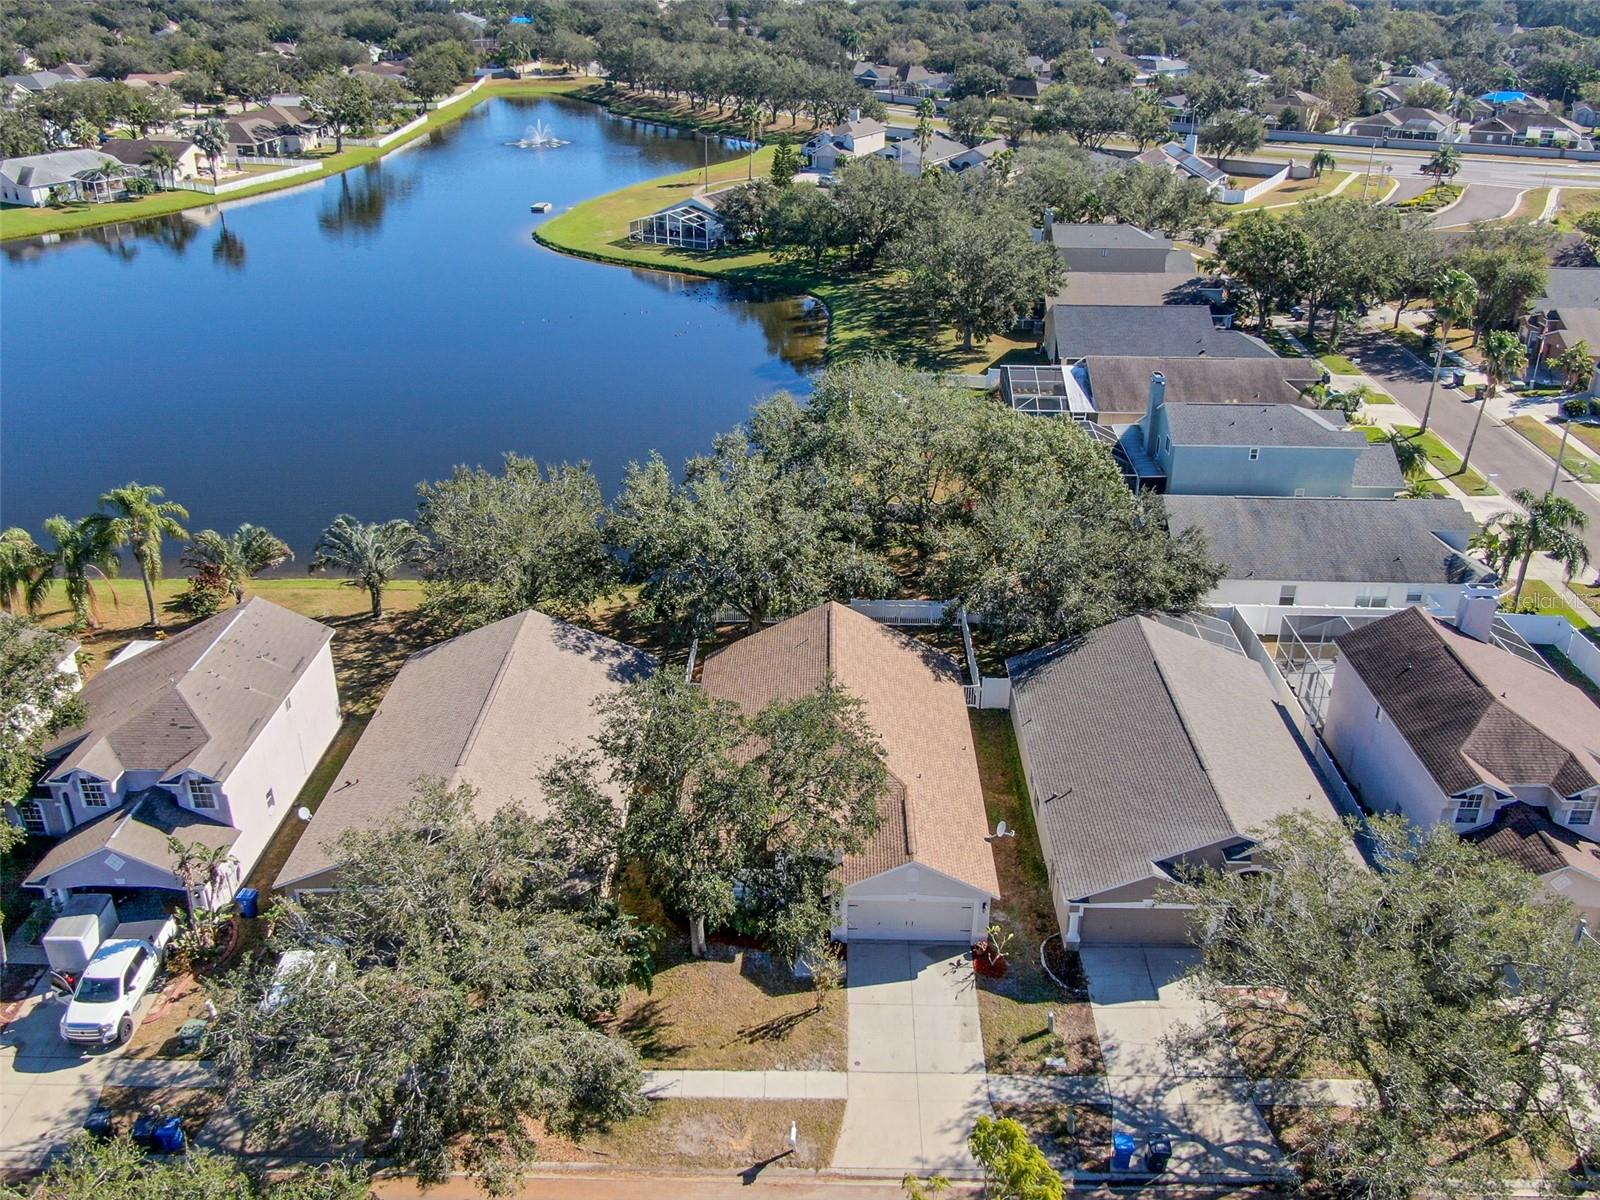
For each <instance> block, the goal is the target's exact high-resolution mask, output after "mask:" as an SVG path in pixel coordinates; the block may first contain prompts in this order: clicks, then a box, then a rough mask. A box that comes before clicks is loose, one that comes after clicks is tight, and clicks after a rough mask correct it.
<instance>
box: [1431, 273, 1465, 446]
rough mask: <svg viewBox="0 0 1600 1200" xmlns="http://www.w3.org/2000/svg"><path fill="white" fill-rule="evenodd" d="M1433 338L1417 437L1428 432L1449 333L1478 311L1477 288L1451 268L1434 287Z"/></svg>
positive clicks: (1462, 274) (1436, 281)
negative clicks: (1435, 345) (1430, 374)
mask: <svg viewBox="0 0 1600 1200" xmlns="http://www.w3.org/2000/svg"><path fill="white" fill-rule="evenodd" d="M1432 299H1433V323H1434V331H1433V334H1434V336H1435V337H1436V338H1438V339H1439V346H1438V349H1437V350H1435V351H1434V355H1433V378H1432V379H1430V380H1429V381H1428V402H1427V403H1426V404H1425V405H1423V408H1422V425H1421V426H1420V427H1419V428H1418V432H1419V433H1426V432H1428V418H1429V417H1430V416H1431V415H1432V414H1433V394H1434V392H1436V391H1438V389H1439V368H1440V367H1441V366H1443V365H1444V352H1445V350H1446V349H1447V348H1448V347H1449V345H1450V332H1451V330H1453V329H1454V328H1455V327H1456V326H1457V325H1459V324H1460V323H1461V322H1462V321H1470V320H1471V319H1472V316H1473V314H1474V313H1476V312H1477V311H1478V284H1477V281H1476V280H1475V279H1473V278H1472V276H1471V275H1468V274H1467V273H1466V272H1465V271H1461V270H1457V269H1455V268H1453V267H1452V268H1451V269H1450V270H1448V271H1443V272H1440V274H1439V278H1438V279H1436V280H1434V284H1433V296H1432Z"/></svg>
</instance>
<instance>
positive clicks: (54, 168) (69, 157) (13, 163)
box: [0, 150, 116, 187]
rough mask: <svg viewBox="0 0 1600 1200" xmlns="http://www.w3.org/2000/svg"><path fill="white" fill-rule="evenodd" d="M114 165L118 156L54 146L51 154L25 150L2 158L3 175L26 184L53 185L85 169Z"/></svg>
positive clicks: (34, 185) (0, 164)
mask: <svg viewBox="0 0 1600 1200" xmlns="http://www.w3.org/2000/svg"><path fill="white" fill-rule="evenodd" d="M115 165H116V160H115V159H112V158H109V157H107V156H106V155H105V154H102V153H101V152H100V151H99V150H53V151H51V152H50V153H48V154H25V155H23V156H21V157H20V158H8V159H5V160H4V161H0V175H4V176H5V177H6V178H7V179H14V180H16V181H17V182H18V183H19V184H21V185H22V186H23V187H53V186H55V185H56V184H58V183H70V182H71V181H72V180H73V179H76V178H77V177H78V176H79V175H81V174H82V173H83V172H85V171H98V170H102V169H104V168H105V167H107V166H115Z"/></svg>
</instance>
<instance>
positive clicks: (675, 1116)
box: [538, 1100, 845, 1196]
mask: <svg viewBox="0 0 1600 1200" xmlns="http://www.w3.org/2000/svg"><path fill="white" fill-rule="evenodd" d="M844 1104H845V1102H844V1101H843V1100H657V1101H655V1102H654V1103H652V1104H651V1105H650V1109H649V1111H648V1112H645V1113H643V1114H642V1115H640V1116H637V1117H633V1118H630V1119H629V1120H626V1121H619V1122H618V1123H617V1124H615V1125H613V1126H612V1127H611V1128H610V1129H606V1130H596V1131H592V1132H586V1133H581V1134H577V1135H575V1136H573V1137H561V1136H557V1135H555V1134H550V1133H544V1134H541V1135H539V1136H538V1150H539V1158H540V1159H542V1160H544V1161H545V1162H593V1163H612V1164H616V1165H618V1166H627V1167H631V1168H639V1167H645V1168H649V1167H741V1168H747V1169H748V1170H747V1171H746V1172H745V1173H746V1174H749V1175H753V1174H754V1173H757V1172H759V1170H760V1169H761V1168H762V1167H763V1166H766V1165H768V1164H775V1165H781V1166H783V1167H785V1168H790V1167H809V1168H811V1169H813V1170H815V1169H818V1168H821V1167H826V1166H828V1165H829V1163H831V1162H832V1161H833V1148H834V1144H835V1143H836V1142H838V1140H839V1126H840V1125H841V1124H842V1123H843V1121H844ZM791 1121H792V1122H793V1123H794V1125H795V1129H796V1133H797V1143H798V1144H797V1146H796V1149H795V1152H794V1153H793V1154H790V1153H788V1150H789V1124H790V1122H791ZM745 1182H746V1183H753V1182H755V1180H754V1178H747V1179H746V1180H745ZM658 1186H666V1187H668V1189H669V1190H672V1185H671V1184H666V1183H665V1182H664V1181H663V1184H661V1185H658ZM680 1186H681V1185H680ZM651 1190H653V1189H648V1188H641V1189H640V1192H641V1194H646V1193H648V1192H649V1191H651ZM693 1191H694V1189H692V1188H690V1189H687V1190H685V1191H684V1192H683V1193H682V1194H683V1195H686V1196H687V1195H692V1194H693Z"/></svg>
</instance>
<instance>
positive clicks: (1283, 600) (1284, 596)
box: [1278, 583, 1300, 607]
mask: <svg viewBox="0 0 1600 1200" xmlns="http://www.w3.org/2000/svg"><path fill="white" fill-rule="evenodd" d="M1299 590H1300V589H1299V588H1298V587H1296V586H1295V585H1294V584H1292V583H1286V584H1284V585H1283V587H1281V588H1279V589H1278V603H1279V604H1281V605H1283V606H1285V607H1288V606H1290V605H1292V604H1293V603H1294V597H1295V593H1296V592H1298V591H1299Z"/></svg>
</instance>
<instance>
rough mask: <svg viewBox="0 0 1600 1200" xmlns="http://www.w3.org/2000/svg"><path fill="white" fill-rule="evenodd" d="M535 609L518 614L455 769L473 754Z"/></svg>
mask: <svg viewBox="0 0 1600 1200" xmlns="http://www.w3.org/2000/svg"><path fill="white" fill-rule="evenodd" d="M533 611H535V610H533V609H524V610H523V611H522V612H521V613H520V614H518V615H519V616H520V618H521V620H520V622H519V623H518V625H517V631H516V632H515V633H514V634H512V635H511V645H510V646H508V647H507V648H506V652H505V654H503V655H502V656H501V657H500V665H499V666H498V667H496V668H495V671H494V678H493V679H491V680H490V681H489V690H488V691H486V692H485V693H484V694H483V701H482V703H480V704H479V705H478V713H477V715H476V716H475V717H473V718H472V728H471V729H469V730H467V736H466V738H465V739H463V741H462V743H461V749H460V750H459V751H458V752H457V754H456V763H455V769H456V770H457V771H458V772H459V771H460V770H461V768H462V767H463V766H465V765H466V762H467V759H468V758H470V757H471V756H472V748H473V747H474V746H475V745H477V743H478V735H479V734H480V733H482V732H483V726H484V723H485V722H486V721H487V720H488V718H489V709H490V708H491V707H493V705H494V701H495V697H496V696H498V695H499V694H500V685H501V684H502V683H503V682H504V681H505V677H506V672H507V671H508V670H510V668H511V660H512V659H513V658H515V657H516V654H517V647H518V646H519V645H521V643H522V632H523V630H525V629H526V628H527V627H528V614H529V613H530V612H533ZM451 786H452V787H453V786H454V780H452V781H451Z"/></svg>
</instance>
